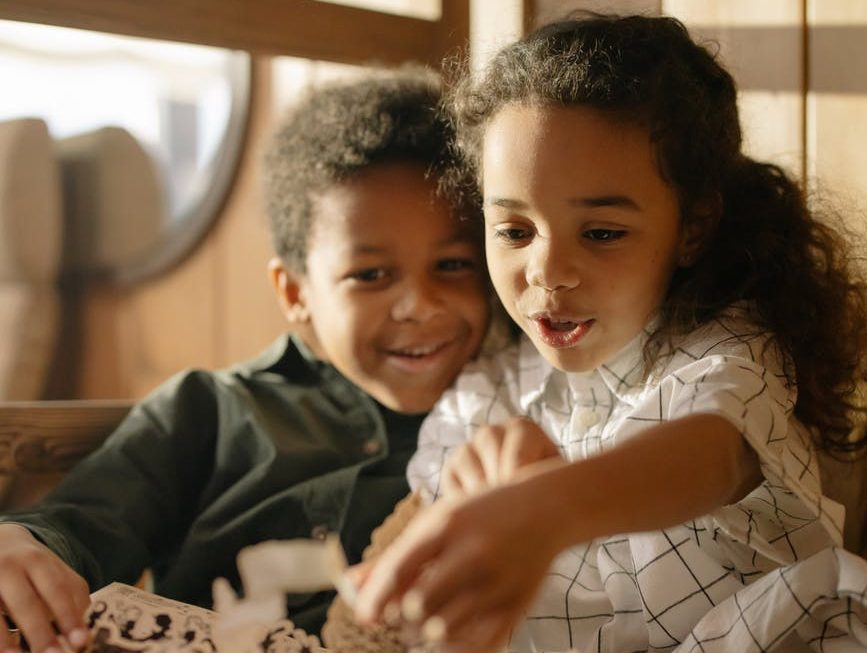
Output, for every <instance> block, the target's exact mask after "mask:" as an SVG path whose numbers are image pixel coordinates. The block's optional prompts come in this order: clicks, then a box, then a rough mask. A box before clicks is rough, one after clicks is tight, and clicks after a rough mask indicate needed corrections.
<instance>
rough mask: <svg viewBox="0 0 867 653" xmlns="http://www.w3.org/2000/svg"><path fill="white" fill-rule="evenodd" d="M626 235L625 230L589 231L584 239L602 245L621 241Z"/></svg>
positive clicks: (585, 233)
mask: <svg viewBox="0 0 867 653" xmlns="http://www.w3.org/2000/svg"><path fill="white" fill-rule="evenodd" d="M625 235H626V231H625V230H623V229H589V230H588V231H585V232H584V237H585V238H587V239H588V240H593V241H596V242H600V243H609V242H613V241H615V240H620V239H621V238H623V237H624V236H625Z"/></svg>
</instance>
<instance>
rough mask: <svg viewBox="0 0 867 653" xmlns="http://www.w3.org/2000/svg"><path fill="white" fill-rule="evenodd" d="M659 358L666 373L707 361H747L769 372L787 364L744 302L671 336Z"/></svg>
mask: <svg viewBox="0 0 867 653" xmlns="http://www.w3.org/2000/svg"><path fill="white" fill-rule="evenodd" d="M660 358H661V362H662V363H663V365H664V367H665V368H666V369H669V370H670V369H672V368H677V367H680V366H683V365H685V364H690V363H693V362H697V361H700V360H702V359H711V358H714V359H729V360H731V361H733V362H735V363H737V362H738V361H749V362H750V363H752V364H755V365H758V366H760V367H763V368H767V369H772V370H787V369H788V368H789V365H790V361H789V359H788V357H787V356H786V355H785V354H784V353H783V351H782V349H781V348H780V346H779V342H778V340H777V337H776V335H775V334H774V332H773V331H772V330H771V329H769V328H768V327H767V326H765V325H764V324H763V323H762V320H761V318H760V316H759V315H758V313H757V311H756V309H755V308H754V307H753V306H752V305H751V304H749V303H747V302H738V303H736V304H732V305H731V306H728V307H727V308H725V309H723V310H722V311H720V312H719V313H718V314H717V315H716V316H715V317H713V318H712V319H710V320H708V321H707V322H705V323H704V324H702V325H700V326H699V327H697V328H696V329H694V330H692V331H690V332H689V333H687V334H684V335H682V336H679V337H675V338H674V339H673V340H672V342H671V344H670V346H669V347H667V348H666V352H665V353H664V354H663V355H662V356H661V357H660Z"/></svg>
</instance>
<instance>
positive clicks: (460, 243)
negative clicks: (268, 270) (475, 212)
mask: <svg viewBox="0 0 867 653" xmlns="http://www.w3.org/2000/svg"><path fill="white" fill-rule="evenodd" d="M434 189H435V186H434V182H432V181H429V180H426V179H425V172H424V168H423V167H422V166H420V165H417V164H412V163H392V164H381V165H376V166H373V167H371V168H369V169H367V170H365V171H363V172H361V173H359V174H358V175H356V176H355V177H353V178H352V179H350V180H348V181H346V182H343V183H340V184H337V185H335V186H333V187H331V188H329V189H327V190H326V191H325V192H323V193H321V194H320V195H319V196H318V197H317V198H316V200H315V204H314V212H313V221H314V224H313V227H312V230H311V238H310V243H309V247H308V252H307V270H306V273H305V274H303V275H301V276H300V278H299V279H298V281H297V284H296V285H295V287H294V289H295V292H296V293H297V299H296V302H295V303H296V304H297V305H301V306H303V307H304V309H305V310H306V312H307V314H308V316H309V322H308V323H307V324H305V325H303V327H302V330H301V334H302V337H303V338H304V339H305V341H307V343H308V345H309V346H310V347H311V348H312V349H313V350H314V352H315V353H316V354H317V356H319V357H320V358H322V359H323V360H327V361H329V362H331V363H332V364H333V365H334V366H335V367H336V368H337V369H338V370H339V371H340V372H341V373H342V374H343V375H344V376H346V377H347V378H348V379H349V380H350V381H352V382H353V383H355V384H356V385H358V386H359V387H361V388H362V389H363V390H364V391H365V392H367V393H368V394H370V395H371V396H373V397H374V398H375V399H376V400H377V401H379V402H380V403H382V404H384V405H386V406H388V407H389V408H392V409H394V410H398V411H400V412H406V413H420V412H424V411H427V410H429V409H430V408H431V407H432V406H433V404H434V402H435V401H436V400H437V399H438V398H439V397H440V395H441V394H442V392H443V391H444V390H445V389H446V388H447V387H448V386H449V385H451V383H452V381H453V380H454V378H455V376H456V375H457V374H458V372H460V370H461V368H462V367H463V366H464V364H465V363H466V362H467V361H469V360H470V359H471V358H472V357H473V356H474V355H475V354H476V352H477V351H478V348H479V346H480V344H481V341H482V338H483V337H484V334H485V331H486V329H487V323H488V293H487V290H486V285H485V281H484V269H483V264H482V257H481V251H480V246H479V244H478V243H476V242H474V241H473V239H472V238H470V234H469V231H468V230H467V225H466V224H462V223H460V222H459V221H458V220H457V219H456V218H455V217H454V215H453V214H452V212H451V211H450V209H449V207H448V205H447V204H446V203H445V202H444V201H443V200H442V199H438V198H436V197H435V195H434ZM290 303H291V301H290Z"/></svg>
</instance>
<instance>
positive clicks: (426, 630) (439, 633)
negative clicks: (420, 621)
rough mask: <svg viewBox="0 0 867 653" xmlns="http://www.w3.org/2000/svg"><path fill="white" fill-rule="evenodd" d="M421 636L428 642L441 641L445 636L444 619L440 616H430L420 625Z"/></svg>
mask: <svg viewBox="0 0 867 653" xmlns="http://www.w3.org/2000/svg"><path fill="white" fill-rule="evenodd" d="M421 636H422V637H423V638H424V640H425V641H426V642H428V643H430V644H436V643H438V642H441V641H443V639H445V636H446V620H445V619H443V618H442V617H437V616H434V617H431V618H430V619H428V620H426V621H425V622H424V625H422V627H421Z"/></svg>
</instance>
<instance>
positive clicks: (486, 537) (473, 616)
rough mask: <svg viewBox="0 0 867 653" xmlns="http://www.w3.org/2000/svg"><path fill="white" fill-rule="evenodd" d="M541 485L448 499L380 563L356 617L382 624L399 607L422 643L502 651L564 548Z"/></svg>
mask: <svg viewBox="0 0 867 653" xmlns="http://www.w3.org/2000/svg"><path fill="white" fill-rule="evenodd" d="M534 478H535V476H534V477H528V478H527V479H526V480H525V481H519V482H516V483H508V484H504V485H500V486H498V487H495V488H492V489H490V490H486V491H482V492H479V493H477V494H475V495H472V496H468V497H463V498H460V497H453V498H450V499H448V498H447V499H443V500H441V501H439V502H436V503H434V504H433V505H432V506H431V507H430V508H429V509H427V510H425V511H424V512H423V513H421V514H420V515H419V516H418V517H417V518H416V519H415V520H413V521H412V522H410V524H409V526H408V527H407V529H406V531H404V533H403V534H402V535H401V536H400V537H399V538H398V539H397V540H395V542H394V544H393V545H392V546H391V547H390V548H389V549H387V550H386V551H385V552H384V553H383V554H382V556H381V557H380V558H379V559H378V560H377V561H376V565H375V567H374V569H373V570H372V572H371V573H370V574H369V576H368V577H367V578H366V579H365V582H364V584H363V587H362V589H361V591H360V593H359V596H358V600H357V603H356V615H357V617H358V618H359V619H360V620H361V621H362V622H372V621H376V620H377V619H380V618H382V616H383V614H384V613H386V612H393V608H388V610H386V606H388V605H389V604H398V603H399V604H400V605H401V607H402V609H403V614H404V617H405V618H407V619H408V620H410V621H413V622H415V623H417V624H418V625H419V626H420V628H421V634H422V636H424V637H425V638H426V639H428V640H434V641H438V642H440V643H441V644H443V645H444V647H445V649H446V650H448V651H450V653H464V652H466V653H470V652H472V653H484V652H486V651H495V650H498V649H499V648H500V647H501V646H502V644H503V643H504V642H505V641H506V640H507V639H508V637H509V635H510V632H511V630H512V628H514V627H515V625H516V624H517V623H519V622H520V620H521V619H522V618H523V615H524V613H525V611H526V609H527V607H528V606H529V604H530V603H531V602H532V600H533V598H534V597H535V595H536V592H537V591H538V588H539V586H540V585H541V583H542V581H543V580H544V578H545V574H546V572H547V570H548V568H549V566H550V563H551V561H552V560H553V558H554V556H555V555H556V554H557V553H558V551H559V549H560V548H561V546H560V544H559V542H557V541H555V540H556V538H555V537H552V536H550V535H549V531H550V530H551V529H552V528H556V525H557V521H556V519H552V518H551V514H549V513H551V512H552V511H551V510H549V508H550V506H548V505H546V503H545V500H544V497H540V496H539V493H538V492H537V491H536V490H535V488H534V487H532V486H533V485H534V484H533V480H534ZM551 503H552V502H551V501H550V497H548V498H547V504H551Z"/></svg>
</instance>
